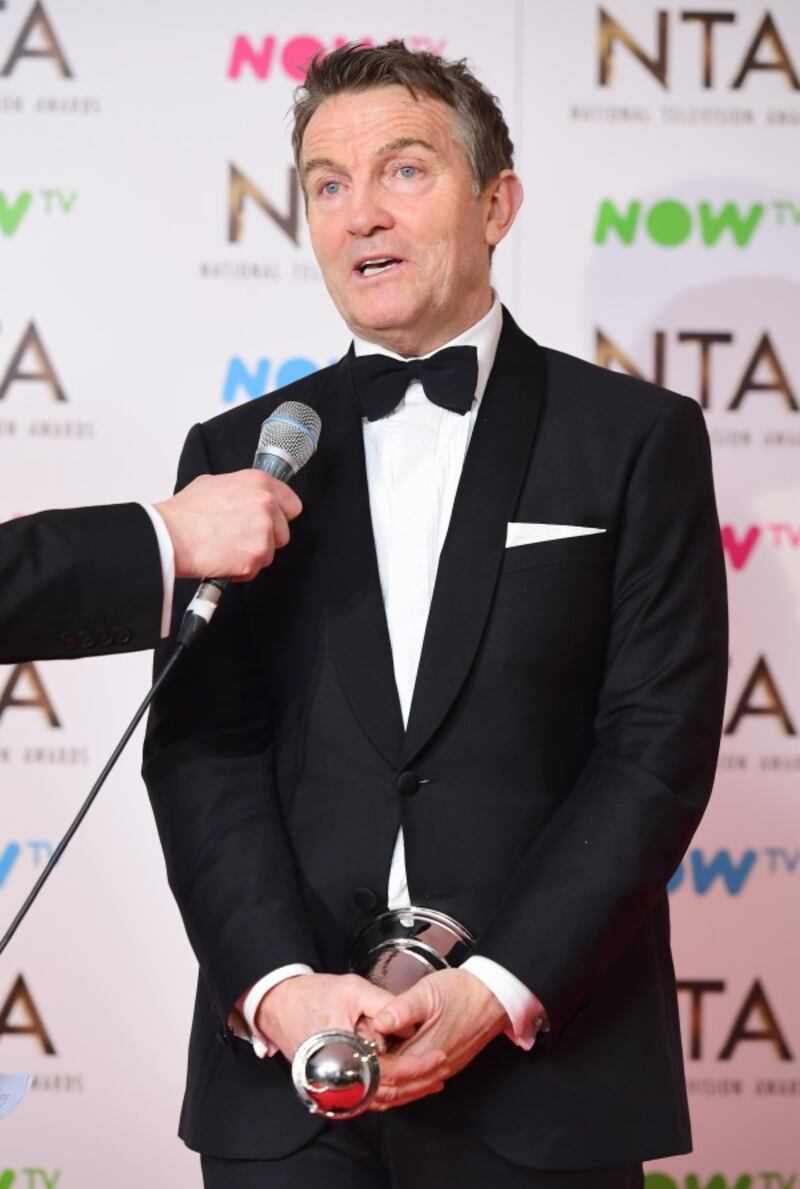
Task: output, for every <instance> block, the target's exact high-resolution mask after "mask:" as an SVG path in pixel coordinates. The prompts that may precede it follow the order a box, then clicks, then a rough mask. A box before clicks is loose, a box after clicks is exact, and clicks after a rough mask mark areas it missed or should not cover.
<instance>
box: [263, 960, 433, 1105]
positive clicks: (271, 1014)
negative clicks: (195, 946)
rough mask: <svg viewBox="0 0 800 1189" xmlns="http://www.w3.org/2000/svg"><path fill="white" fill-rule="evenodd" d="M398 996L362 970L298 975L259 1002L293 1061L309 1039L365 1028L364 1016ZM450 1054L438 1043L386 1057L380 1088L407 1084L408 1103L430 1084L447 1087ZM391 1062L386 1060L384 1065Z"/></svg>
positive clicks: (270, 1032) (268, 1032) (266, 1026)
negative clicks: (445, 1068) (444, 1072)
mask: <svg viewBox="0 0 800 1189" xmlns="http://www.w3.org/2000/svg"><path fill="white" fill-rule="evenodd" d="M396 1002H397V1000H395V997H394V995H391V994H390V993H389V992H388V991H384V990H383V989H382V988H381V987H376V986H374V984H373V983H370V982H368V981H367V980H366V979H364V978H360V977H359V975H357V974H298V975H296V976H295V977H294V978H287V979H285V980H284V981H283V982H282V983H278V984H277V986H275V987H273V988H272V989H271V990H270V991H267V993H266V995H265V996H264V998H263V999H262V1000H261V1002H260V1004H259V1005H258V1011H257V1012H256V1025H257V1026H258V1029H259V1031H260V1032H262V1033H263V1035H264V1036H267V1037H269V1039H270V1040H271V1041H272V1042H273V1044H276V1045H277V1046H278V1048H279V1049H280V1051H281V1052H282V1053H283V1055H284V1057H286V1059H287V1061H291V1060H292V1058H293V1057H294V1054H295V1052H296V1051H297V1049H298V1048H299V1046H300V1045H301V1044H302V1043H303V1041H304V1040H308V1038H309V1036H313V1035H314V1033H316V1032H322V1031H323V1029H326V1028H344V1029H346V1030H347V1031H348V1032H356V1031H360V1032H362V1033H363V1032H365V1031H367V1029H364V1028H361V1027H357V1025H359V1021H361V1022H362V1023H363V1018H369V1017H371V1016H376V1015H378V1014H379V1013H380V1012H381V1011H383V1010H385V1009H386V1008H387V1007H389V1006H390V1005H391V1004H393V1003H396ZM443 1059H444V1054H443V1053H441V1052H440V1051H439V1050H438V1049H436V1048H435V1046H433V1045H428V1046H426V1049H425V1052H424V1053H423V1052H420V1053H410V1054H409V1055H408V1056H393V1057H387V1058H381V1088H380V1091H379V1093H384V1092H390V1091H396V1090H398V1089H399V1086H400V1085H402V1086H403V1087H404V1092H405V1095H406V1096H405V1097H404V1099H403V1101H404V1102H410V1101H411V1098H412V1097H421V1096H422V1095H421V1094H417V1093H416V1091H417V1090H418V1089H419V1088H420V1087H425V1089H424V1090H423V1091H422V1092H423V1093H425V1094H429V1093H432V1092H433V1088H438V1089H441V1088H442V1086H443V1085H444V1082H443V1080H442V1072H441V1071H442V1068H443ZM384 1063H385V1064H384Z"/></svg>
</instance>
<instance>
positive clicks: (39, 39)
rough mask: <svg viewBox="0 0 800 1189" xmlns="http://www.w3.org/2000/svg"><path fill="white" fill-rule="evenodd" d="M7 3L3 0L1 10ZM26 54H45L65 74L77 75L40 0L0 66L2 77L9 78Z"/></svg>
mask: <svg viewBox="0 0 800 1189" xmlns="http://www.w3.org/2000/svg"><path fill="white" fill-rule="evenodd" d="M5 7H6V0H0V12H2V11H3V9H4V8H5ZM24 58H44V59H46V60H49V61H50V62H52V63H53V65H54V66H55V68H56V70H57V71H58V73H59V74H60V75H61V77H62V78H73V77H74V76H73V73H72V68H71V67H70V64H69V62H68V61H67V58H66V55H65V53H64V50H63V48H62V46H61V42H60V41H59V39H58V37H57V36H56V31H55V28H54V27H53V22H52V21H51V20H50V17H49V16H48V15H47V12H46V11H45V7H44V5H43V4H42V3H41V2H40V0H36V3H35V4H34V5H33V6H32V8H31V10H30V12H29V13H28V15H27V17H26V18H25V20H24V21H23V23H22V27H21V29H20V30H19V32H18V34H17V36H16V38H15V40H14V43H13V45H12V46H11V49H10V51H9V53H8V55H7V57H6V59H5V61H4V63H3V65H2V66H1V67H0V78H8V77H9V75H11V74H13V72H14V70H15V68H16V66H17V64H18V63H19V62H20V61H21V60H22V59H24Z"/></svg>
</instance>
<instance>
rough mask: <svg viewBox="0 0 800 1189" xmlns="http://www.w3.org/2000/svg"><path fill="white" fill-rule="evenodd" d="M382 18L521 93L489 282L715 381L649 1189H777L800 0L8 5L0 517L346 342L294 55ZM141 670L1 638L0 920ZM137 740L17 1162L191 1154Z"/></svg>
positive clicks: (0, 68)
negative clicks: (295, 137) (707, 689)
mask: <svg viewBox="0 0 800 1189" xmlns="http://www.w3.org/2000/svg"><path fill="white" fill-rule="evenodd" d="M395 35H399V36H402V37H404V38H406V40H407V42H408V43H409V44H410V45H413V46H415V47H417V48H429V49H433V50H434V51H435V52H442V53H444V54H445V55H446V56H449V57H461V56H467V57H468V58H469V59H470V60H471V61H472V63H473V64H474V67H475V69H476V71H477V73H478V74H479V76H480V77H481V78H482V79H483V80H484V81H485V82H486V83H487V84H488V85H489V86H490V87H491V89H492V90H493V91H495V92H496V93H497V95H498V96H499V97H500V99H501V102H502V104H503V107H504V110H505V112H506V115H507V118H508V120H509V124H510V126H511V130H512V134H513V136H514V139H515V142H516V144H517V150H518V166H519V172H520V174H521V176H522V179H523V181H524V183H525V186H526V191H527V198H526V203H525V206H524V208H523V211H522V214H521V217H520V221H519V223H518V226H517V228H516V229H515V230H514V232H513V233H512V235H511V237H510V239H509V240H508V241H507V242H506V243H505V244H504V245H503V246H502V247H501V249H500V250H499V252H498V254H497V262H496V269H495V284H496V286H497V288H498V289H499V291H500V293H501V296H502V297H503V299H504V301H505V302H506V303H507V304H508V305H509V307H510V308H511V310H512V312H513V313H514V314H515V316H516V317H517V319H518V321H520V323H521V324H522V326H523V327H524V328H525V329H526V330H528V331H529V333H532V334H533V335H534V336H535V337H536V338H538V339H539V340H540V341H542V342H545V343H547V344H550V345H552V346H556V347H559V348H562V349H564V350H568V351H572V352H574V353H576V354H578V355H582V356H584V357H586V358H589V359H597V360H598V361H599V362H603V363H606V364H607V365H609V366H614V367H617V368H622V369H627V370H635V371H637V372H638V373H639V374H642V375H644V376H646V377H647V378H650V379H658V380H659V381H660V382H662V383H664V384H667V385H668V386H670V387H672V388H675V389H677V390H678V391H681V392H685V393H688V394H689V395H691V396H693V397H695V398H696V399H698V400H700V401H701V402H702V403H703V405H704V407H705V408H706V413H707V418H708V424H709V429H710V432H711V436H712V443H713V447H714V460H715V470H716V477H717V488H718V497H719V506H720V516H721V520H722V522H723V525H724V529H723V534H724V542H725V546H726V553H727V557H728V563H729V582H730V595H731V614H732V628H733V639H732V649H731V667H730V693H729V699H728V709H727V715H726V735H725V738H724V741H723V749H722V758H721V761H720V769H719V778H718V781H717V787H716V790H715V795H714V798H713V801H712V808H711V809H710V811H709V814H708V816H707V818H706V820H705V821H704V823H703V826H702V828H701V831H700V833H699V834H698V836H697V838H696V840H695V842H694V843H693V846H692V848H691V850H690V854H689V856H688V857H687V860H686V862H685V863H684V865H683V866H682V868H681V870H680V872H678V873H677V874H676V877H675V880H674V882H673V897H672V900H673V919H674V934H675V938H674V949H675V955H676V967H677V971H678V977H679V979H680V980H681V984H682V991H681V1003H682V1020H683V1025H684V1032H685V1048H686V1058H687V1071H688V1076H689V1081H690V1094H691V1104H692V1114H693V1120H694V1128H695V1140H696V1151H695V1153H694V1154H692V1155H691V1156H690V1157H686V1158H683V1159H681V1160H674V1161H664V1162H659V1163H658V1164H657V1166H655V1167H654V1168H653V1169H652V1170H651V1172H650V1176H649V1189H677V1187H680V1189H751V1186H752V1187H753V1189H755V1187H758V1189H761V1187H762V1186H763V1189H791V1187H792V1186H793V1185H794V1184H795V1181H796V1179H798V1178H800V1140H798V1122H799V1121H800V1115H799V1114H798V1102H800V1075H798V1071H797V1064H796V1061H797V1053H798V1049H800V958H798V953H797V925H798V908H797V905H798V896H797V891H798V886H799V885H800V828H798V824H799V823H800V808H799V807H798V774H800V748H799V747H798V736H797V731H798V729H800V665H798V660H797V637H798V609H799V608H800V512H798V508H799V507H800V502H799V501H798V495H800V467H799V466H798V463H799V462H800V416H798V411H799V409H800V336H799V335H798V332H797V311H798V295H799V294H800V175H799V174H798V165H797V163H798V159H800V154H799V153H798V148H799V147H800V145H799V141H800V136H799V133H800V77H799V73H800V6H798V4H797V3H796V2H795V0H774V2H773V3H771V4H769V5H768V6H764V5H762V4H761V3H758V2H757V0H722V2H721V3H720V2H719V0H708V3H707V4H706V5H705V6H704V8H703V9H686V8H683V7H681V6H671V5H666V4H665V5H663V6H658V5H657V4H656V3H654V0H610V3H609V4H607V5H605V7H604V8H603V7H601V6H599V5H597V4H594V3H590V2H589V0H570V3H569V4H566V3H555V2H554V0H550V2H545V0H495V3H494V4H493V5H492V6H491V18H489V17H488V16H487V11H486V9H485V6H479V5H478V4H476V3H465V2H464V0H462V2H461V3H456V2H455V0H436V2H435V3H430V0H427V2H422V0H406V3H405V4H403V5H402V6H392V7H390V6H388V5H384V6H380V7H378V6H376V5H374V4H369V3H365V2H363V0H343V3H342V4H340V5H337V6H335V9H333V8H332V6H331V5H330V4H325V3H322V2H315V0H297V2H296V3H295V4H294V5H293V6H291V8H290V6H278V5H274V4H273V5H269V4H263V3H258V2H256V0H228V2H227V3H225V4H224V5H223V4H210V3H198V2H197V0H195V2H194V3H192V2H190V0H169V3H163V2H160V3H157V2H156V0H141V2H140V3H138V4H136V5H109V4H101V3H100V2H99V0H43V2H42V3H34V0H5V2H4V3H3V2H0V468H2V469H1V471H0V474H1V475H2V483H0V519H7V518H9V517H12V516H14V515H19V514H21V513H25V512H29V511H34V510H36V509H39V508H44V507H49V506H54V505H69V504H79V503H99V502H105V501H108V500H114V499H127V498H139V499H142V500H155V499H158V498H161V497H163V496H164V495H165V493H166V492H167V490H168V489H169V488H170V487H171V484H172V480H173V475H174V469H175V463H176V460H177V455H178V451H179V449H180V445H181V442H182V440H183V437H184V436H185V433H186V431H187V429H188V428H189V426H190V425H191V424H192V423H193V422H194V421H197V420H203V419H205V418H208V417H210V416H213V415H214V414H216V413H218V412H220V411H222V410H224V409H225V408H226V407H228V406H229V405H230V404H232V403H234V402H241V401H244V400H247V399H249V397H250V396H253V395H257V394H259V393H260V392H262V391H265V390H271V389H273V388H274V387H276V386H278V385H279V384H280V383H284V382H287V381H288V380H289V379H292V378H294V377H295V376H296V375H298V374H300V373H301V372H302V370H303V369H306V370H308V369H310V368H312V367H315V366H321V365H324V364H326V363H328V362H329V361H330V360H331V359H333V358H336V357H338V355H340V354H341V352H342V351H343V350H344V348H345V346H346V343H347V335H346V332H345V330H344V328H343V326H342V325H341V324H340V322H339V321H338V318H337V316H336V315H335V313H334V311H333V309H332V307H331V305H330V303H329V301H328V300H327V298H326V295H325V293H324V289H323V286H322V283H321V281H320V278H319V274H318V270H317V268H316V266H315V264H314V261H313V257H312V256H311V253H310V249H309V246H308V239H307V234H306V230H305V226H304V222H303V217H302V208H301V206H298V204H297V201H296V197H297V196H296V189H295V183H294V180H293V178H292V175H291V174H290V162H291V157H290V152H289V146H288V131H287V130H288V121H287V110H288V107H289V104H290V101H291V92H292V88H293V87H294V86H295V85H296V84H297V82H298V81H299V79H300V77H301V75H302V69H301V66H302V61H303V60H304V58H305V59H307V58H308V56H309V54H310V53H312V52H314V51H315V50H317V49H319V48H324V49H329V48H331V47H333V46H334V45H335V44H337V42H339V41H341V40H360V39H367V38H370V39H373V40H375V41H380V40H384V39H385V38H387V37H389V36H395ZM697 597H698V598H702V597H703V592H702V591H698V593H697ZM148 675H149V659H148V658H147V657H144V656H130V657H125V658H114V659H104V660H94V661H93V662H92V663H90V664H89V663H87V664H79V665H75V664H73V663H71V662H52V663H48V664H41V665H36V666H34V667H32V668H31V667H28V668H23V669H21V670H18V669H11V668H6V669H0V928H5V926H6V925H7V923H8V922H9V921H10V919H11V917H12V915H13V913H14V911H15V909H16V907H17V905H18V903H19V902H20V901H21V899H22V898H23V896H24V895H25V893H26V891H27V889H28V888H29V886H30V885H31V883H32V882H33V880H34V878H35V876H36V874H37V870H38V869H40V867H41V864H42V862H43V861H44V859H45V858H46V855H47V851H48V846H51V845H52V844H53V843H54V842H55V841H57V839H58V837H59V836H60V834H61V832H62V831H63V829H64V827H65V826H66V824H67V822H68V821H69V820H70V818H71V816H72V815H73V813H74V811H75V809H76V808H77V806H78V804H79V803H80V801H81V800H82V798H83V796H84V794H85V791H86V790H87V789H88V787H89V785H90V784H91V783H92V781H93V779H94V777H95V775H96V773H97V771H99V769H100V767H101V766H102V764H103V762H104V760H105V758H106V756H107V754H108V752H109V751H110V750H111V747H112V746H113V744H114V742H115V741H116V739H117V737H118V736H119V734H120V733H121V731H122V729H123V727H124V725H125V723H126V722H127V720H128V719H129V717H130V715H131V713H132V711H133V709H134V707H135V706H136V704H138V701H139V700H140V697H141V695H142V693H143V691H144V689H145V688H146V685H147V681H148ZM55 720H57V723H56V721H55ZM139 751H140V747H139V740H138V739H137V740H135V741H134V743H133V745H132V746H131V747H130V748H129V751H128V753H127V755H126V756H125V757H124V758H123V761H122V762H121V764H120V765H119V766H118V768H117V770H116V771H115V773H114V775H113V777H112V778H111V780H110V781H109V784H108V786H107V788H106V790H105V791H104V793H103V795H102V797H101V799H100V801H99V802H98V804H97V805H96V806H95V808H94V809H93V810H92V814H91V816H90V817H89V819H88V821H87V822H86V824H85V826H84V827H83V830H82V832H81V834H79V836H78V838H77V839H76V841H75V842H74V843H73V845H72V847H71V849H70V851H69V853H68V855H67V857H66V858H65V860H64V861H63V863H62V864H61V865H60V867H59V870H58V872H57V873H56V875H55V876H54V879H53V881H52V883H51V886H50V887H49V889H48V892H47V894H46V895H45V896H44V897H43V898H42V900H41V902H40V903H39V904H37V906H36V908H35V910H34V912H33V913H32V915H31V917H30V918H29V919H28V921H27V922H26V924H25V926H24V927H23V929H22V930H21V932H20V933H19V935H18V937H17V939H16V940H15V942H14V944H13V945H12V947H10V949H9V951H8V952H7V954H6V955H4V957H3V959H2V960H0V1068H2V1069H4V1070H11V1069H29V1070H31V1071H33V1072H34V1074H35V1077H36V1085H35V1089H34V1091H33V1092H32V1094H31V1096H30V1098H29V1100H28V1102H27V1104H26V1105H25V1107H24V1108H23V1109H21V1110H20V1111H19V1112H18V1113H17V1114H16V1115H15V1116H13V1117H12V1118H11V1119H9V1120H6V1121H4V1122H0V1187H2V1189H12V1187H13V1189H23V1187H25V1189H27V1187H28V1186H30V1187H31V1189H46V1187H47V1186H50V1185H53V1186H54V1185H56V1184H58V1185H59V1186H60V1187H61V1189H70V1187H74V1189H100V1187H104V1186H107V1185H114V1186H115V1189H133V1187H134V1186H137V1187H138V1186H139V1185H140V1184H142V1183H143V1182H146V1181H150V1182H151V1183H155V1184H169V1185H172V1186H183V1185H185V1186H186V1187H187V1189H188V1187H189V1186H191V1185H197V1184H198V1182H199V1173H198V1171H197V1166H196V1160H195V1157H194V1156H192V1155H190V1154H188V1153H186V1152H185V1151H184V1150H183V1148H182V1146H181V1145H180V1143H179V1141H177V1140H176V1139H175V1138H174V1134H175V1127H176V1120H177V1112H178V1106H179V1101H180V1094H181V1088H182V1079H183V1071H184V1050H185V1044H186V1038H187V1032H188V1024H189V1017H190V1009H191V1000H192V990H193V960H192V957H191V954H190V952H189V949H188V945H187V943H186V941H185V938H184V936H183V932H182V928H181V926H180V923H179V920H178V914H177V911H176V910H175V908H174V907H173V904H172V901H171V898H170V895H169V892H168V890H167V887H166V882H165V879H164V875H163V865H162V860H161V855H160V851H159V848H158V844H157V841H156V837H155V830H154V828H153V824H152V820H151V818H150V811H149V808H148V806H147V799H146V796H145V793H144V789H143V787H142V785H141V781H140V779H139V776H138V766H139ZM20 980H21V981H20ZM48 1049H52V1050H54V1051H52V1052H47V1051H46V1050H48ZM798 1183H800V1180H798Z"/></svg>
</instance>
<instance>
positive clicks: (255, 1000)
mask: <svg viewBox="0 0 800 1189" xmlns="http://www.w3.org/2000/svg"><path fill="white" fill-rule="evenodd" d="M313 973H314V971H313V970H312V969H311V967H310V966H306V965H305V964H304V963H303V962H292V963H290V964H289V965H288V966H279V967H278V969H277V970H272V971H270V973H269V974H265V975H264V977H263V978H260V979H259V980H258V982H257V983H255V984H254V985H253V986H252V987H251V988H250V990H249V991H248V992H247V994H246V995H245V997H244V1003H243V1004H242V1015H243V1016H244V1018H245V1021H246V1023H247V1027H248V1028H249V1029H250V1034H251V1036H252V1038H253V1052H254V1053H255V1055H256V1056H257V1057H274V1056H275V1054H276V1053H277V1051H278V1046H277V1045H276V1044H273V1042H272V1041H271V1040H270V1038H269V1037H268V1036H265V1035H264V1033H263V1032H262V1031H261V1029H260V1028H259V1027H258V1026H257V1024H256V1012H257V1011H258V1005H259V1004H260V1003H261V1000H262V999H263V998H264V996H265V995H266V993H267V991H271V990H272V988H273V987H277V985H278V983H282V982H284V981H285V980H286V979H287V978H295V977H296V976H297V975H298V974H313Z"/></svg>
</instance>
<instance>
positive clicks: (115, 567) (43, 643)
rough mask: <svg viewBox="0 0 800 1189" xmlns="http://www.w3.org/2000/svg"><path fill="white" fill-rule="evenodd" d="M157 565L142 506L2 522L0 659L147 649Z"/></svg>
mask: <svg viewBox="0 0 800 1189" xmlns="http://www.w3.org/2000/svg"><path fill="white" fill-rule="evenodd" d="M161 599H162V579H161V563H160V558H159V552H158V544H157V541H156V537H155V533H154V531H153V526H152V524H151V523H150V519H149V517H148V515H147V513H146V512H145V510H144V508H142V507H141V506H140V505H139V504H116V505H111V506H107V507H96V508H69V509H63V510H56V511H52V512H37V513H35V514H34V515H33V516H23V517H20V518H19V519H18V520H12V521H9V522H7V523H6V524H2V525H0V663H3V664H8V663H13V662H17V661H25V660H49V659H58V658H66V657H77V656H92V655H95V656H96V655H98V654H99V653H110V652H132V651H135V650H138V649H143V648H153V647H154V646H155V644H156V643H157V641H158V638H159V634H160V622H161Z"/></svg>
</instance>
